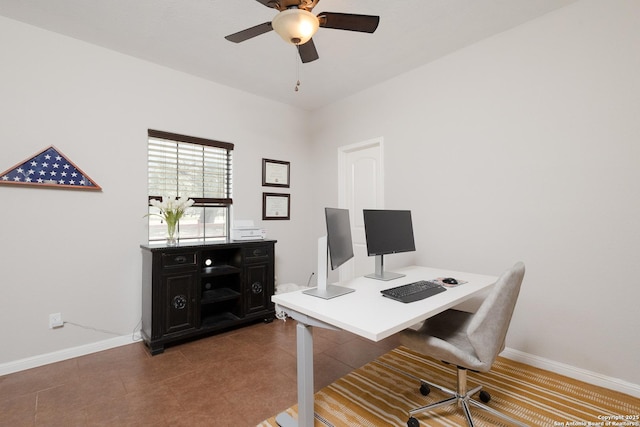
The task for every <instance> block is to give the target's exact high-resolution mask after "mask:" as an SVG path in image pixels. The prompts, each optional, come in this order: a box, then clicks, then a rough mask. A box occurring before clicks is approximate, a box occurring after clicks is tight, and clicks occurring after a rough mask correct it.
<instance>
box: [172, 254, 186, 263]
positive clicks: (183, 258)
mask: <svg viewBox="0 0 640 427" xmlns="http://www.w3.org/2000/svg"><path fill="white" fill-rule="evenodd" d="M173 260H174V261H175V262H177V263H180V264H182V263H185V262H187V257H186V256H184V255H180V256H177V257H175V258H174V259H173Z"/></svg>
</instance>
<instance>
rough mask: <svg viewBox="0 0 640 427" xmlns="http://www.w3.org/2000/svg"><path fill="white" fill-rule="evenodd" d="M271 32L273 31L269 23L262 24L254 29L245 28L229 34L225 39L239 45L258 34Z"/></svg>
mask: <svg viewBox="0 0 640 427" xmlns="http://www.w3.org/2000/svg"><path fill="white" fill-rule="evenodd" d="M271 30H273V27H272V26H271V22H264V23H262V24H259V25H256V26H255V27H251V28H247V29H246V30H242V31H238V32H237V33H234V34H229V35H228V36H226V37H225V39H227V40H229V41H230V42H234V43H240V42H243V41H245V40H249V39H251V38H254V37H256V36H259V35H260V34H264V33H268V32H269V31H271Z"/></svg>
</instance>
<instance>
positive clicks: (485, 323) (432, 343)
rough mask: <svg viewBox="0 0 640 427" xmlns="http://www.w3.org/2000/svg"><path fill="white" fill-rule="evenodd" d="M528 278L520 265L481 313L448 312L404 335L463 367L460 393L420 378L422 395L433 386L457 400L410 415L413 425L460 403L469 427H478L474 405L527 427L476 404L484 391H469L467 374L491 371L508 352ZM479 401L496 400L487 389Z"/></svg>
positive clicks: (500, 281)
mask: <svg viewBox="0 0 640 427" xmlns="http://www.w3.org/2000/svg"><path fill="white" fill-rule="evenodd" d="M523 277H524V264H523V263H521V262H518V263H517V264H515V265H514V266H513V267H512V268H511V269H510V270H507V271H506V272H504V273H503V274H502V276H500V278H499V279H498V281H497V282H496V284H495V285H494V286H493V288H492V290H491V292H490V293H489V295H488V296H487V298H486V299H485V300H484V301H483V303H482V304H481V305H480V307H479V308H478V311H477V312H476V313H466V312H463V311H458V310H453V309H451V310H446V311H444V312H442V313H440V314H438V315H436V316H434V317H432V318H429V319H427V320H426V321H425V322H424V324H423V325H422V327H421V328H420V329H419V330H417V331H415V330H411V329H407V330H405V331H403V332H402V333H401V335H400V342H401V343H402V344H403V345H405V346H406V347H409V348H410V349H413V350H415V351H417V352H419V353H422V354H425V355H428V356H431V357H433V358H435V359H438V360H442V361H443V362H445V363H448V364H452V365H456V366H457V367H458V381H457V391H453V390H449V389H447V388H445V387H441V386H439V385H436V384H432V383H430V382H429V381H426V380H422V379H421V380H420V382H421V387H420V392H421V393H422V394H423V395H425V396H426V395H427V394H429V392H430V387H433V388H436V389H438V390H441V391H443V392H445V393H448V394H450V395H451V396H452V397H450V398H447V399H445V400H442V401H440V402H437V403H433V404H430V405H427V406H423V407H421V408H417V409H414V410H411V411H409V416H410V418H409V421H408V422H407V425H408V426H409V427H417V426H418V425H419V422H418V420H417V419H416V418H414V417H413V416H414V415H415V414H418V413H420V412H424V411H430V410H432V409H436V408H439V407H442V406H445V405H449V404H455V403H459V404H460V406H461V407H462V410H463V411H464V415H465V417H466V419H467V423H468V424H469V426H470V427H473V420H472V419H471V412H470V410H469V405H471V406H475V407H477V408H481V409H484V410H485V411H488V412H490V413H492V414H493V415H496V416H497V417H500V418H502V419H504V420H507V421H509V422H511V423H513V424H515V425H519V426H525V427H526V424H522V423H520V422H518V421H516V420H514V419H512V418H510V417H508V416H506V415H504V414H502V413H500V412H498V411H496V410H495V409H493V408H490V407H489V406H487V405H485V404H483V403H480V402H478V401H476V400H473V399H472V398H471V396H473V395H474V394H476V393H477V392H479V391H480V389H481V388H482V386H479V387H476V388H474V389H472V390H469V391H467V370H472V371H479V372H487V371H488V370H489V369H490V368H491V365H492V364H493V362H494V360H495V359H496V357H497V356H498V354H499V353H500V352H501V351H502V350H503V349H504V340H505V336H506V335H507V329H508V328H509V323H510V322H511V316H512V314H513V310H514V308H515V305H516V300H517V299H518V293H519V292H520V285H521V284H522V279H523ZM461 286H464V285H461ZM479 397H480V400H482V402H484V403H488V402H489V400H490V399H491V396H490V395H489V393H487V392H486V391H480V396H479Z"/></svg>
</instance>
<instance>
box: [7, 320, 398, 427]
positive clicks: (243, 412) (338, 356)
mask: <svg viewBox="0 0 640 427" xmlns="http://www.w3.org/2000/svg"><path fill="white" fill-rule="evenodd" d="M295 330H296V322H295V321H293V320H287V321H286V322H283V321H280V320H275V321H274V322H273V323H270V324H265V323H260V324H255V325H250V326H247V327H244V328H241V329H237V330H234V331H230V332H227V333H224V334H220V335H215V336H211V337H208V338H204V339H200V340H196V341H192V342H188V343H185V344H181V345H177V346H174V347H168V348H167V349H166V351H165V352H164V353H163V354H160V355H157V356H150V355H149V353H148V351H147V350H146V348H145V346H144V344H142V343H136V344H131V345H127V346H123V347H118V348H114V349H111V350H106V351H102V352H100V353H94V354H90V355H87V356H82V357H78V358H75V359H70V360H66V361H63V362H58V363H54V364H50V365H47V366H42V367H38V368H34V369H30V370H27V371H23V372H17V373H14V374H10V375H5V376H2V377H0V426H2V427H5V426H11V427H15V426H64V427H68V426H147V425H148V426H151V425H153V426H169V425H170V426H234V427H236V426H255V425H256V424H258V423H259V422H261V421H263V420H264V419H267V418H269V417H271V416H273V415H275V414H276V413H278V412H279V411H281V410H283V409H286V408H288V407H289V406H291V405H293V404H294V403H296V400H297V396H296V337H295ZM397 345H398V342H397V341H396V339H395V338H394V337H391V338H388V339H386V340H384V341H381V342H377V343H374V342H372V341H368V340H366V339H364V338H360V337H357V336H355V335H352V334H349V333H347V332H339V331H329V330H323V329H317V328H316V329H315V330H314V354H315V356H314V357H315V360H314V371H315V388H316V390H318V389H320V388H322V387H324V386H325V385H327V384H330V383H331V382H333V381H335V380H336V379H337V378H340V377H342V376H343V375H345V374H347V373H349V372H351V371H352V370H353V369H355V368H358V367H360V366H362V365H364V364H365V363H367V362H369V361H371V360H373V359H375V358H376V357H378V356H380V355H382V354H384V353H386V352H387V351H389V350H391V349H393V348H395V347H396V346H397Z"/></svg>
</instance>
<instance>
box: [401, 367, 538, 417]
mask: <svg viewBox="0 0 640 427" xmlns="http://www.w3.org/2000/svg"><path fill="white" fill-rule="evenodd" d="M420 383H421V385H420V393H421V394H422V395H423V396H427V395H429V393H431V388H435V389H437V390H440V391H441V392H443V393H446V394H449V395H450V396H451V397H449V398H447V399H444V400H441V401H440V402H436V403H431V404H429V405H426V406H421V407H420V408H416V409H412V410H411V411H409V416H410V418H409V420H408V421H407V426H408V427H419V426H420V422H419V421H418V420H417V419H416V418H414V417H413V416H414V415H416V414H419V413H422V412H425V411H430V410H432V409H437V408H441V407H443V406H447V405H453V404H458V405H459V406H460V407H461V408H462V411H463V413H464V416H465V418H466V419H467V424H469V426H470V427H473V426H474V424H473V419H472V418H471V411H470V409H469V406H470V405H471V406H475V407H476V408H480V409H483V410H485V411H487V412H489V413H491V414H493V415H495V416H497V417H499V418H502V419H503V420H505V421H507V422H509V423H512V424H514V425H517V426H522V427H528V426H527V425H526V424H523V423H521V422H519V421H517V420H514V419H513V418H511V417H508V416H506V415H504V414H502V413H500V412H498V411H496V410H495V409H493V408H491V407H489V406H487V405H485V403H489V401H490V400H491V395H490V394H489V393H487V392H486V391H484V390H482V386H478V387H475V388H473V389H471V390H469V391H467V369H465V368H463V367H460V366H458V381H457V391H454V390H450V389H448V388H446V387H442V386H439V385H437V384H433V383H431V382H429V381H426V380H423V379H421V380H420ZM478 392H480V394H479V396H478V397H479V398H480V400H481V401H482V402H483V403H480V402H478V401H476V400H474V399H472V397H471V396H473V395H475V394H476V393H478Z"/></svg>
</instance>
